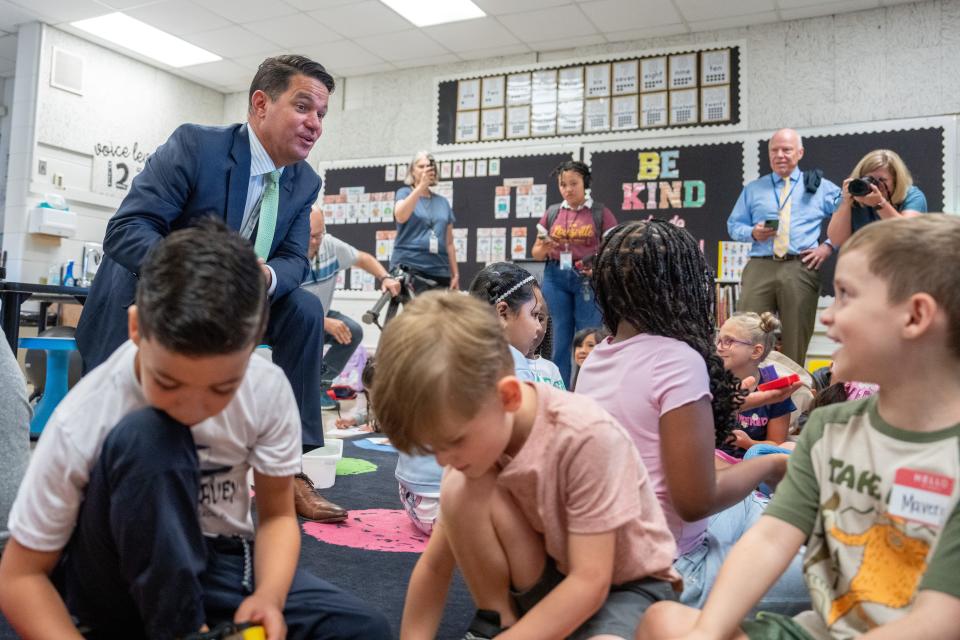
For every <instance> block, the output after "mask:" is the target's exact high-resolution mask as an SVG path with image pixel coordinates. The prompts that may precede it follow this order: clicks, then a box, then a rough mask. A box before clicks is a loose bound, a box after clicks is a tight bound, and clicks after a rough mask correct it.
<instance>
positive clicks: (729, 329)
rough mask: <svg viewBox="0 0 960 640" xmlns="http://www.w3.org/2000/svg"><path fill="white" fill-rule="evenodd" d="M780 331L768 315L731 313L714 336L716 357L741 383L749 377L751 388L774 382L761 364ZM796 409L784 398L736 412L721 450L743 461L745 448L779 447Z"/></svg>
mask: <svg viewBox="0 0 960 640" xmlns="http://www.w3.org/2000/svg"><path fill="white" fill-rule="evenodd" d="M779 328H780V321H779V320H778V319H777V317H776V316H775V315H773V314H772V313H770V312H766V313H764V314H762V315H757V314H756V313H752V312H748V313H737V314H734V315H733V316H732V317H730V318H729V319H727V321H726V322H724V323H723V326H721V327H720V331H719V332H718V334H717V355H718V356H720V359H721V360H723V368H724V369H726V370H727V371H729V372H731V373H732V374H733V375H735V376H736V377H737V378H739V379H740V380H744V379H746V378H751V379H752V380H754V385H753V386H754V387H755V386H757V385H759V384H763V383H764V382H769V381H770V380H774V379H776V377H777V374H776V371H775V370H774V371H772V372H771V371H770V368H767V367H761V366H760V363H761V362H763V361H764V360H765V359H766V358H767V356H768V355H769V354H770V351H771V350H772V349H773V344H774V342H775V340H776V331H777V330H778V329H779ZM750 390H751V391H753V389H750ZM795 409H796V407H795V406H794V404H793V402H792V401H791V400H790V399H787V400H784V401H783V402H777V403H773V404H767V405H761V406H759V407H754V408H753V409H749V410H741V411H739V412H738V413H737V422H738V426H739V429H734V430H733V431H732V432H731V434H730V435H731V436H732V437H731V439H730V440H728V441H727V442H725V443H724V444H723V445H722V446H721V447H720V449H721V451H723V452H724V453H726V454H728V455H730V456H733V457H734V458H742V457H743V454H744V453H746V451H747V449H749V448H750V447H752V446H754V445H757V444H768V445H774V446H780V445H782V444H783V443H784V442H785V441H786V439H787V431H788V430H789V429H790V414H791V413H792V412H793V411H794V410H795Z"/></svg>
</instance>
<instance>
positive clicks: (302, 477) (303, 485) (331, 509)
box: [293, 473, 347, 522]
mask: <svg viewBox="0 0 960 640" xmlns="http://www.w3.org/2000/svg"><path fill="white" fill-rule="evenodd" d="M293 503H294V505H295V506H296V508H297V515H298V516H300V517H301V518H303V519H304V520H313V521H314V522H343V521H344V520H346V519H347V510H346V509H344V508H343V507H340V506H337V505H335V504H333V503H332V502H330V501H329V500H327V499H326V498H324V497H323V496H321V495H320V494H319V493H317V490H316V489H315V488H314V486H313V481H312V480H310V478H309V477H307V474H305V473H298V474H297V475H296V476H294V478H293Z"/></svg>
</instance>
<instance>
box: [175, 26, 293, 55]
mask: <svg viewBox="0 0 960 640" xmlns="http://www.w3.org/2000/svg"><path fill="white" fill-rule="evenodd" d="M183 39H184V40H187V41H189V42H192V43H193V44H195V45H197V46H198V47H203V48H204V49H207V50H208V51H212V52H214V53H216V54H218V55H221V56H223V57H224V58H234V57H238V56H245V55H253V54H255V53H261V52H264V51H273V50H274V49H276V48H277V45H275V44H274V43H272V42H270V41H268V40H264V39H263V38H261V37H260V36H257V35H254V34H253V33H251V32H249V31H247V30H246V29H244V28H243V27H240V26H237V25H232V26H229V27H224V28H223V29H214V30H213V31H203V32H201V33H191V34H190V35H186V36H184V37H183Z"/></svg>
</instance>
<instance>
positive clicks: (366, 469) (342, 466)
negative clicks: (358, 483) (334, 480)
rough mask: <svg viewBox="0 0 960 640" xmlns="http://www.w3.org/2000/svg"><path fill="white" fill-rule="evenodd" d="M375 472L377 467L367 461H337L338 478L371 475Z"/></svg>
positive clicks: (349, 459)
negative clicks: (362, 474)
mask: <svg viewBox="0 0 960 640" xmlns="http://www.w3.org/2000/svg"><path fill="white" fill-rule="evenodd" d="M376 470H377V465H375V464H373V463H372V462H370V461H369V460H361V459H360V458H341V459H340V460H338V461H337V475H338V476H356V475H359V474H361V473H372V472H374V471H376Z"/></svg>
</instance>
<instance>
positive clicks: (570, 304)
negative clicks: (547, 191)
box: [530, 160, 617, 388]
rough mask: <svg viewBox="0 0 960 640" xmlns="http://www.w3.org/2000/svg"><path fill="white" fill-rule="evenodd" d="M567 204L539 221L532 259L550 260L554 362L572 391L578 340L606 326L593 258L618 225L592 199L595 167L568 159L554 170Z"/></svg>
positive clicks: (547, 283)
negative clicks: (585, 331)
mask: <svg viewBox="0 0 960 640" xmlns="http://www.w3.org/2000/svg"><path fill="white" fill-rule="evenodd" d="M551 175H555V176H557V184H558V186H559V187H560V195H561V196H563V202H562V203H560V204H554V205H551V206H550V207H549V208H548V209H547V211H546V212H545V213H544V214H543V217H541V218H540V223H539V229H540V231H539V233H538V235H537V241H536V243H535V244H534V245H533V249H532V250H531V252H530V253H531V255H532V256H533V258H534V259H535V260H546V261H547V265H546V268H545V270H544V276H543V296H544V298H545V299H546V301H547V306H548V307H549V308H550V313H551V318H552V321H553V330H554V334H553V354H552V358H551V359H552V360H553V361H554V362H555V363H556V365H557V366H558V367H559V368H560V374H561V375H562V376H563V382H564V384H565V385H566V386H567V388H569V387H570V370H571V347H572V345H573V335H574V333H576V332H577V331H579V330H581V329H585V328H587V327H595V326H598V325H599V324H600V323H601V317H600V309H599V308H598V307H597V303H596V300H595V299H594V295H593V289H592V288H591V286H590V275H591V273H592V264H593V259H594V258H595V257H596V255H597V251H598V250H599V248H600V239H601V238H602V237H603V234H604V233H605V232H606V231H608V230H609V229H612V228H613V227H615V226H616V224H617V220H616V218H614V217H613V214H612V213H611V212H610V210H609V209H607V208H606V207H605V206H604V205H603V204H601V203H599V202H594V200H593V198H592V197H591V196H590V195H588V194H587V190H588V189H589V188H590V177H591V176H590V168H589V167H587V165H585V164H584V163H582V162H577V161H575V160H568V161H566V162H563V163H561V164H560V165H559V166H558V167H557V168H556V169H554V171H553V173H552V174H551Z"/></svg>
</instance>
